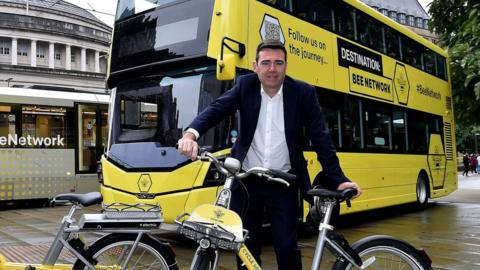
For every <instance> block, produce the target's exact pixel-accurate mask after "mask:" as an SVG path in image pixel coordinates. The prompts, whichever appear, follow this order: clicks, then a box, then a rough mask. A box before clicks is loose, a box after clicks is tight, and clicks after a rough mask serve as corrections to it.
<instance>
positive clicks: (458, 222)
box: [0, 175, 480, 270]
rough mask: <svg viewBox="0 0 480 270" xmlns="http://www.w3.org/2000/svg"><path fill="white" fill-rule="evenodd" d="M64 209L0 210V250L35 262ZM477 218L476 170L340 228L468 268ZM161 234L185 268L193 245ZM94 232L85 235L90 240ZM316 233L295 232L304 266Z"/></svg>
mask: <svg viewBox="0 0 480 270" xmlns="http://www.w3.org/2000/svg"><path fill="white" fill-rule="evenodd" d="M66 211H68V207H55V208H27V209H2V210H0V253H2V254H4V255H5V256H6V257H8V260H9V261H16V262H25V261H29V262H40V261H41V258H42V256H43V255H44V254H45V253H46V250H47V248H48V244H49V243H50V242H51V241H52V240H53V237H54V235H55V231H56V229H57V228H58V226H59V224H60V220H61V217H62V216H63V215H64V214H65V213H66ZM96 211H98V207H90V208H88V209H86V211H85V212H96ZM479 220H480V176H477V175H475V176H469V177H463V176H459V189H458V190H457V191H456V192H454V193H452V194H451V195H449V196H446V197H444V198H441V199H438V200H435V201H434V202H432V203H431V205H430V207H429V208H427V209H426V210H423V211H417V210H414V209H413V208H411V207H408V206H397V207H392V208H388V209H382V210H377V211H370V212H364V213H361V214H355V215H348V216H345V217H342V219H341V223H342V225H341V226H339V232H341V233H342V234H344V235H345V237H346V238H347V239H348V240H349V241H350V242H355V241H356V240H358V239H360V238H362V237H365V236H367V235H372V234H388V235H393V236H396V237H399V238H402V239H404V240H406V241H408V242H410V243H412V244H414V245H415V246H416V247H422V248H425V249H426V250H427V252H428V253H429V255H430V256H431V257H432V260H433V266H434V269H439V270H443V269H449V270H450V269H451V270H470V269H480V223H479ZM167 228H168V227H167ZM170 228H171V227H170ZM161 236H162V237H163V238H164V239H167V240H168V241H170V242H172V243H173V246H174V247H175V250H176V253H177V261H178V263H179V265H180V269H188V266H189V263H190V260H191V257H192V254H193V249H194V246H193V245H192V244H191V243H189V242H188V241H185V240H184V239H182V238H180V237H178V236H177V235H176V234H173V233H168V232H164V233H162V234H161ZM98 237H99V235H98V234H88V235H86V236H85V238H86V239H87V240H89V241H91V240H94V239H96V238H98ZM316 238H317V237H316V235H315V234H314V232H313V233H312V232H304V233H302V236H301V238H300V242H299V244H300V247H301V249H302V255H303V264H304V269H310V267H309V264H310V262H311V260H312V256H313V250H314V247H315V242H316ZM265 243H266V244H265V248H264V253H263V254H264V261H263V262H264V265H263V266H264V269H276V267H275V259H274V258H275V255H274V252H273V249H272V247H271V245H270V241H269V240H268V239H267V240H266V241H265ZM62 258H63V260H64V261H65V262H71V261H72V259H73V258H72V256H71V255H69V254H68V253H64V255H63V256H62ZM328 258H331V257H327V259H328ZM234 261H235V260H234V257H233V256H231V255H224V256H223V255H222V257H221V267H220V269H234V268H235V262H234Z"/></svg>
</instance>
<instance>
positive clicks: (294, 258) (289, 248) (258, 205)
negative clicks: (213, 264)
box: [231, 176, 302, 270]
mask: <svg viewBox="0 0 480 270" xmlns="http://www.w3.org/2000/svg"><path fill="white" fill-rule="evenodd" d="M243 183H244V185H245V186H246V189H247V191H248V198H247V196H246V195H245V189H244V188H242V187H240V186H239V185H235V187H234V188H233V196H232V201H231V209H232V210H234V211H235V212H237V213H238V214H240V215H242V214H244V216H243V217H242V221H243V227H244V229H247V230H248V231H249V237H248V239H247V240H246V242H245V244H246V246H247V247H248V249H249V250H250V252H251V253H252V255H253V256H254V257H255V259H256V260H257V262H258V263H259V264H261V259H260V254H261V251H262V223H263V221H264V220H265V218H264V216H265V212H266V213H267V214H268V216H269V217H270V222H271V226H272V227H271V230H272V241H273V246H274V249H275V254H276V256H277V264H278V269H280V270H283V269H288V270H296V269H298V270H301V269H302V262H301V254H300V249H299V248H298V245H297V228H298V224H299V222H298V217H299V206H298V201H299V199H298V188H296V187H292V186H290V187H285V186H283V185H282V184H279V183H272V182H267V181H265V179H262V178H260V177H258V176H250V177H249V178H247V179H245V180H243ZM237 184H238V183H237ZM247 200H248V201H247ZM247 205H248V208H247V209H245V208H246V207H247ZM242 212H243V213H242ZM237 264H238V269H245V268H242V267H241V262H240V260H239V259H238V258H237Z"/></svg>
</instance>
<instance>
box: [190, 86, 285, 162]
mask: <svg viewBox="0 0 480 270" xmlns="http://www.w3.org/2000/svg"><path fill="white" fill-rule="evenodd" d="M260 95H261V97H262V103H261V105H260V114H259V116H258V122H257V128H256V130H255V134H254V135H253V140H252V143H251V144H250V148H249V149H248V152H247V156H246V157H245V160H244V161H243V164H242V169H244V170H245V171H246V170H248V169H250V168H253V167H264V168H268V169H276V170H282V171H284V172H287V171H289V170H290V169H291V165H290V156H289V153H288V147H287V140H286V137H285V118H284V113H283V84H282V86H280V90H278V92H277V94H276V95H275V96H273V97H270V96H269V95H268V94H267V93H266V92H265V90H264V89H263V86H262V87H261V89H260ZM186 132H190V133H192V134H194V135H195V137H196V139H198V138H199V137H200V134H199V133H198V131H197V130H195V129H193V128H188V129H187V131H186Z"/></svg>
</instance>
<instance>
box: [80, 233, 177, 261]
mask: <svg viewBox="0 0 480 270" xmlns="http://www.w3.org/2000/svg"><path fill="white" fill-rule="evenodd" d="M136 238H137V235H136V234H117V233H115V234H109V235H106V236H104V237H102V238H100V239H99V240H97V241H95V242H94V243H93V244H92V245H91V246H90V247H89V248H88V249H87V250H86V251H85V258H86V259H87V260H88V261H89V262H91V263H92V264H93V265H102V266H105V269H120V267H121V265H122V264H123V261H122V260H123V259H124V256H123V255H125V256H126V253H127V252H128V251H130V247H131V246H132V245H133V243H134V242H135V240H136ZM132 264H133V265H135V268H138V269H142V270H143V269H162V270H178V265H177V262H176V261H175V255H174V253H173V251H172V249H171V248H170V247H169V246H167V245H166V244H163V243H162V242H160V241H159V240H157V239H155V238H152V237H150V236H149V235H144V236H143V237H142V238H141V239H140V242H139V243H138V246H137V248H136V249H135V252H134V254H133V256H132V257H131V259H130V262H129V263H128V264H127V269H129V267H128V266H129V265H132ZM72 269H73V270H84V269H89V268H88V267H86V265H85V264H84V263H83V262H82V261H81V260H79V259H77V261H76V262H75V264H74V265H73V268H72ZM102 269H103V267H102Z"/></svg>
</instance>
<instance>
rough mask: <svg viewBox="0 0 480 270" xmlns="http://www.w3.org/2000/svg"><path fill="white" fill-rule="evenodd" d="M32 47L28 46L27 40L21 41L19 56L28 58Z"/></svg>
mask: <svg viewBox="0 0 480 270" xmlns="http://www.w3.org/2000/svg"><path fill="white" fill-rule="evenodd" d="M29 49H30V46H28V42H27V41H26V40H19V41H18V45H17V55H18V56H28V50H29Z"/></svg>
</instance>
